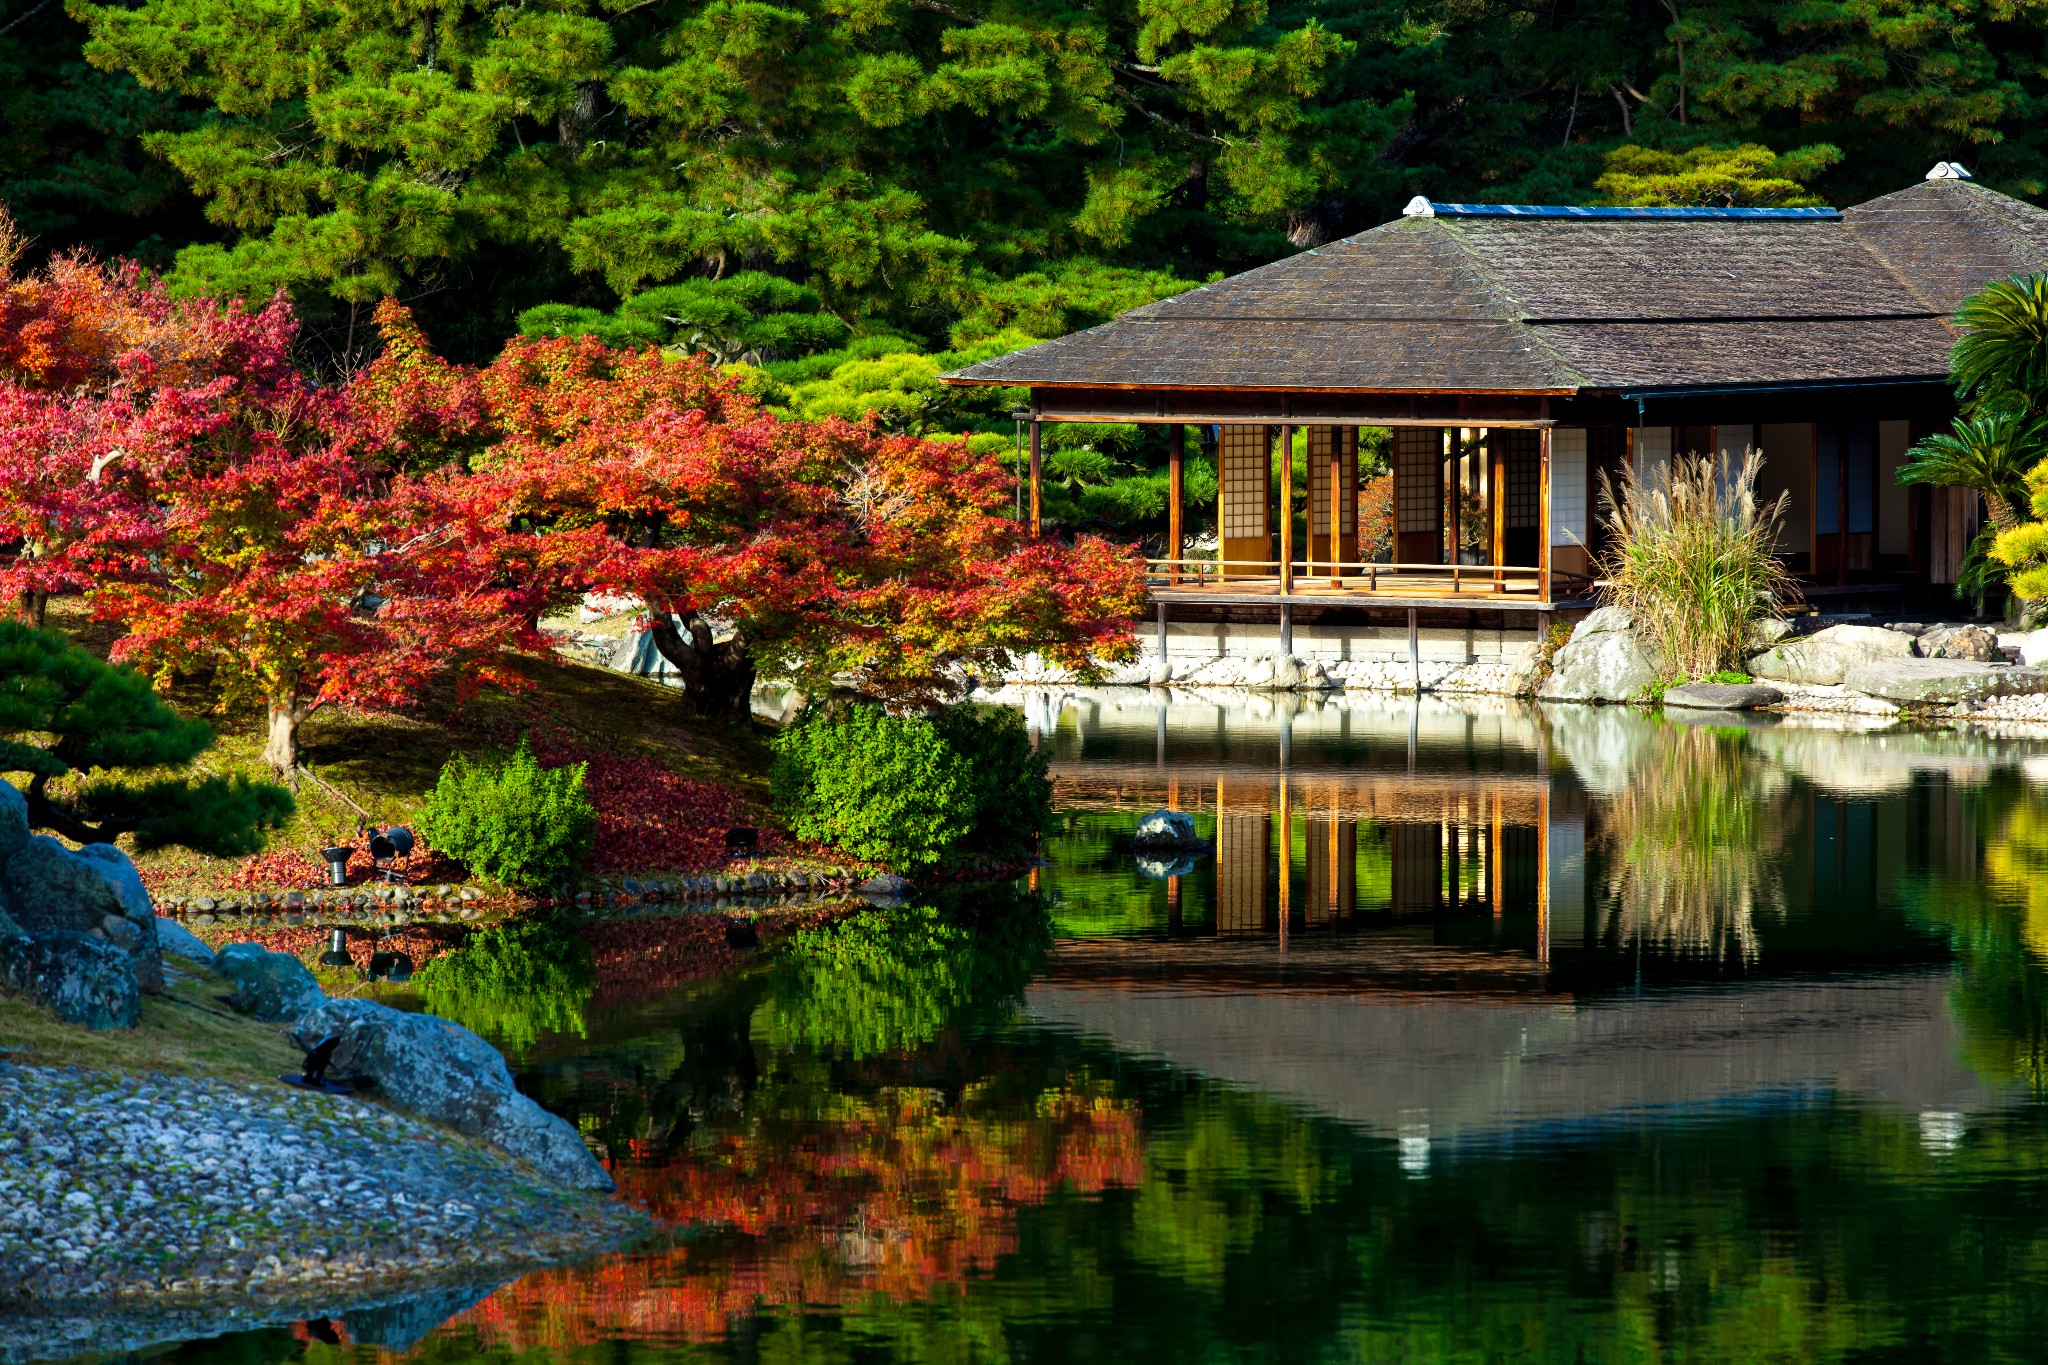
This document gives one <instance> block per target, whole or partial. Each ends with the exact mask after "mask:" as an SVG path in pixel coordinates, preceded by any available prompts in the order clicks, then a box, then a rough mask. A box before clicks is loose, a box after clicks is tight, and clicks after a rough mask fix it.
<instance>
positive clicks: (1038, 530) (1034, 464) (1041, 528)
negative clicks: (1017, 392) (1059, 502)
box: [1031, 417, 1045, 540]
mask: <svg viewBox="0 0 2048 1365" xmlns="http://www.w3.org/2000/svg"><path fill="white" fill-rule="evenodd" d="M1038 426H1039V423H1038V419H1037V418H1036V417H1033V418H1032V419H1031V538H1032V539H1033V540H1037V539H1038V538H1039V537H1040V536H1042V535H1044V534H1045V523H1044V519H1043V517H1044V509H1043V506H1042V504H1041V502H1040V498H1041V497H1042V495H1043V487H1044V485H1043V481H1042V479H1041V478H1040V475H1041V473H1042V471H1043V464H1042V462H1041V460H1040V458H1039V446H1038Z"/></svg>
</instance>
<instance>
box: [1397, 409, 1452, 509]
mask: <svg viewBox="0 0 2048 1365" xmlns="http://www.w3.org/2000/svg"><path fill="white" fill-rule="evenodd" d="M1443 443H1444V437H1443V432H1442V431H1441V430H1440V429H1438V428H1436V427H1397V428H1395V430H1394V511H1395V517H1396V519H1397V520H1396V523H1395V529H1397V530H1399V531H1403V532H1414V531H1441V530H1442V529H1443V524H1444V521H1443V517H1444V492H1443V472H1444V444H1443Z"/></svg>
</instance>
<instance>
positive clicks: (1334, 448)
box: [1325, 427, 1358, 829]
mask: <svg viewBox="0 0 2048 1365" xmlns="http://www.w3.org/2000/svg"><path fill="white" fill-rule="evenodd" d="M1343 492H1344V428H1343V427H1331V428H1330V489H1329V497H1328V498H1327V499H1325V501H1327V502H1328V503H1329V504H1330V586H1331V587H1333V588H1339V587H1342V586H1343V584H1341V583H1339V582H1338V581H1337V579H1338V575H1339V573H1340V572H1341V571H1340V570H1339V569H1338V567H1337V566H1338V565H1339V564H1341V563H1343V562H1344V503H1343V501H1342V494H1343ZM1351 515H1352V516H1353V517H1354V518H1355V517H1356V516H1357V515H1358V490H1357V489H1355V488H1354V489H1352V490H1351ZM1331 828H1333V829H1334V828H1335V826H1334V825H1333V826H1331Z"/></svg>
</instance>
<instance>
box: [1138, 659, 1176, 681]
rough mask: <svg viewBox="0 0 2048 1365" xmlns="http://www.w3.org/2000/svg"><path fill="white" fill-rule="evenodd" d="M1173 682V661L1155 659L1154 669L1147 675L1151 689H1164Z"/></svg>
mask: <svg viewBox="0 0 2048 1365" xmlns="http://www.w3.org/2000/svg"><path fill="white" fill-rule="evenodd" d="M1172 681H1173V660H1171V659H1154V660H1153V661H1152V667H1151V668H1150V669H1149V670H1147V672H1146V674H1145V683H1146V685H1147V686H1149V687H1164V686H1166V685H1167V684H1168V683H1170V682H1172Z"/></svg>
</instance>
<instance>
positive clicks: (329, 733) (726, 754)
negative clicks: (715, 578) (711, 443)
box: [50, 602, 768, 895]
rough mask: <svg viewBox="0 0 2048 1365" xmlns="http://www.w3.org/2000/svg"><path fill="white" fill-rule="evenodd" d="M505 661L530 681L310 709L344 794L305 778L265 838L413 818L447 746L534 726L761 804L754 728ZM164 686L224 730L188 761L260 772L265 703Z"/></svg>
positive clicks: (88, 632) (167, 874)
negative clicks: (291, 806) (216, 705)
mask: <svg viewBox="0 0 2048 1365" xmlns="http://www.w3.org/2000/svg"><path fill="white" fill-rule="evenodd" d="M50 624H52V625H55V626H59V627H61V628H62V629H64V630H66V631H67V632H69V633H70V634H71V635H72V636H73V637H74V638H76V639H77V640H79V641H80V642H81V643H83V644H85V645H87V646H89V647H90V648H92V649H94V650H95V651H96V652H98V653H100V654H103V655H104V654H105V653H106V652H107V650H108V649H110V648H111V647H112V644H113V640H114V633H115V632H114V628H113V627H110V626H107V625H105V624H103V623H99V622H95V621H92V620H90V619H89V618H87V617H86V615H85V614H84V611H83V609H82V608H81V607H80V606H79V604H77V603H76V602H53V603H51V605H50ZM507 661H508V662H509V663H510V664H511V666H512V667H513V668H514V669H515V670H516V671H517V672H518V673H519V674H520V676H521V677H522V678H524V679H526V680H527V682H528V683H529V684H530V686H529V687H528V688H527V689H526V690H524V691H521V692H506V691H503V690H500V689H497V688H490V689H486V690H485V691H483V692H482V693H481V694H479V695H478V696H476V697H473V698H470V699H468V700H467V701H464V700H461V699H459V698H458V697H457V696H456V695H455V693H454V690H453V689H452V688H446V687H444V688H442V689H439V690H438V691H436V692H435V693H433V694H432V695H430V696H429V697H428V698H427V699H426V700H425V702H424V703H423V704H422V705H421V706H420V707H419V708H418V709H417V710H415V711H413V712H409V713H406V714H402V715H388V714H368V713H362V712H356V711H348V710H343V709H340V708H334V707H330V708H327V709H324V710H322V711H320V712H318V713H316V714H315V715H314V716H313V718H312V719H310V720H308V721H307V722H306V723H305V725H304V726H303V727H301V729H300V735H299V742H300V761H301V762H302V763H303V764H304V765H305V766H306V767H308V768H310V769H311V770H312V772H313V773H314V774H315V775H316V776H317V777H318V778H319V779H320V781H321V782H324V783H326V784H328V785H329V786H330V787H332V788H334V789H335V790H337V791H339V792H340V793H342V794H343V795H345V796H346V797H347V798H348V799H347V800H346V801H344V800H340V799H337V798H336V797H335V796H334V795H332V794H331V793H330V792H328V791H326V790H323V789H322V788H321V787H320V786H319V785H318V784H316V783H311V782H305V783H301V784H300V786H299V791H298V803H299V812H298V815H297V816H296V817H295V818H294V819H293V820H292V822H291V823H290V824H289V825H288V826H287V827H286V828H284V829H282V830H280V831H278V832H277V833H276V834H274V835H273V836H272V839H271V843H270V847H271V848H272V849H273V850H277V849H286V850H305V851H307V852H308V854H309V855H310V852H311V850H313V849H315V848H317V847H319V846H320V845H322V844H326V843H331V842H333V841H334V839H335V838H336V837H337V836H339V837H343V838H347V837H352V836H353V834H354V831H355V827H356V821H357V819H358V816H357V812H356V810H355V809H354V806H351V805H350V804H349V802H351V801H352V802H354V803H355V805H357V806H361V807H362V808H363V809H364V810H365V811H367V812H369V814H370V816H371V817H372V818H373V819H374V820H376V821H377V822H378V823H379V824H390V823H399V824H404V823H407V822H408V821H409V820H410V818H411V816H412V813H413V811H414V810H415V809H416V808H417V806H418V804H419V802H420V800H421V799H422V798H423V797H425V795H426V794H427V792H428V790H429V789H431V788H432V787H433V785H434V780H435V778H436V777H437V776H439V774H440V771H441V765H442V764H443V763H445V762H446V761H447V760H448V757H449V755H451V754H454V753H457V752H461V753H472V754H473V753H478V752H481V751H483V750H485V749H489V748H492V747H503V746H507V745H510V744H512V743H515V742H517V740H518V738H519V736H520V734H521V733H522V732H525V731H528V730H542V731H553V732H558V733H561V734H563V735H565V736H567V737H569V738H571V739H572V740H573V741H574V742H575V743H576V744H578V745H579V746H581V747H583V748H586V749H591V750H596V751H600V752H616V753H638V754H644V755H646V756H647V757H649V758H653V759H655V760H656V761H658V762H660V763H661V764H662V765H663V766H665V767H667V768H670V769H672V770H673V771H674V772H676V773H677V774H679V775H681V776H683V777H686V778H691V779H696V780H700V781H715V782H723V783H726V784H728V785H730V786H735V787H738V788H740V789H742V790H743V791H745V792H747V793H749V794H750V795H752V796H753V797H754V798H755V799H756V801H757V802H759V803H760V804H762V805H763V806H765V804H766V800H767V790H768V788H767V770H768V749H767V745H766V742H765V741H764V739H763V738H762V737H761V736H760V735H758V734H756V733H755V732H754V731H753V730H752V728H751V727H743V726H731V725H714V724H711V723H708V722H706V721H704V720H702V719H701V718H699V717H697V716H695V715H693V714H692V713H691V711H690V708H689V706H688V705H687V704H686V703H685V702H684V700H683V694H682V693H681V691H679V690H678V689H676V688H672V687H665V686H663V685H661V684H660V683H657V682H653V681H651V680H649V679H645V678H635V677H630V676H628V675H626V674H623V673H614V672H612V671H610V670H608V669H602V668H594V667H591V666H589V665H586V664H579V663H572V662H569V661H567V660H564V659H561V658H559V657H555V656H549V657H545V658H538V657H529V656H508V660H507ZM170 697H171V700H172V702H173V704H175V705H176V706H178V707H179V709H181V710H184V711H187V712H188V713H190V714H194V715H200V716H204V717H205V718H206V719H207V720H208V721H209V722H210V723H211V724H212V725H213V727H214V729H215V731H216V733H217V734H218V735H219V737H220V738H219V743H218V744H217V745H216V746H215V748H214V749H213V750H211V751H210V752H208V753H207V754H205V755H202V756H201V758H200V759H199V761H198V762H197V763H196V764H194V769H195V771H204V772H218V773H236V772H240V773H247V774H249V775H250V776H255V777H263V776H267V775H268V772H267V770H266V769H265V768H264V766H263V764H262V762H261V759H260V757H259V755H260V754H261V752H262V749H263V738H264V736H263V725H262V717H261V716H260V715H258V714H256V713H255V712H253V711H245V712H241V713H230V714H226V715H222V714H218V713H215V712H213V711H212V710H211V706H212V697H211V696H210V695H209V694H208V693H207V691H206V690H205V689H204V688H202V687H199V686H196V685H193V684H190V683H183V684H180V685H179V686H177V687H175V688H174V689H173V690H172V692H171V693H170ZM136 861H137V862H138V863H139V864H140V865H141V866H142V867H144V868H145V869H150V870H153V871H154V872H156V873H159V874H161V875H162V878H163V879H162V880H161V881H160V882H159V883H158V887H159V889H160V890H161V891H162V892H165V893H168V894H173V895H175V894H179V893H181V892H184V891H186V890H188V889H196V888H208V889H211V888H212V887H215V886H217V885H218V884H219V879H220V877H221V876H222V875H223V873H224V872H225V871H226V870H227V869H226V868H225V866H224V865H223V864H222V863H221V862H219V861H218V860H210V859H205V858H202V857H200V856H198V855H196V854H193V853H189V852H186V851H184V850H181V849H166V850H163V851H161V852H158V853H154V854H149V855H146V856H143V857H140V858H138V859H137V860H136Z"/></svg>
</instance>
